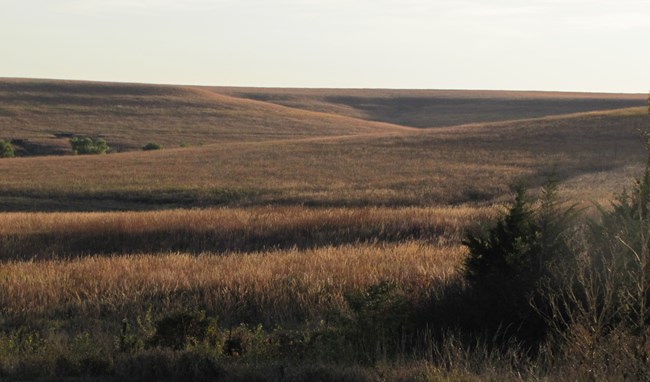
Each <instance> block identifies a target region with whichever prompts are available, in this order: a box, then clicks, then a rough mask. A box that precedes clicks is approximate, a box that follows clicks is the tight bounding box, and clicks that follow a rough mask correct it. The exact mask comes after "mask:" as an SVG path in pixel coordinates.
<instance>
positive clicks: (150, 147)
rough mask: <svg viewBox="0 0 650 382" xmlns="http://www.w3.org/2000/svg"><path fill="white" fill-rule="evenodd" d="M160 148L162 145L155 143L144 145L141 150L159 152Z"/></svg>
mask: <svg viewBox="0 0 650 382" xmlns="http://www.w3.org/2000/svg"><path fill="white" fill-rule="evenodd" d="M162 148H163V147H162V145H160V144H159V143H155V142H149V143H147V144H146V145H144V146H142V150H144V151H150V150H160V149H162Z"/></svg>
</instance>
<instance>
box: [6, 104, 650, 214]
mask: <svg viewBox="0 0 650 382" xmlns="http://www.w3.org/2000/svg"><path fill="white" fill-rule="evenodd" d="M637 129H650V119H649V118H647V115H646V110H645V109H644V108H636V109H628V110H624V111H615V112H597V113H584V114H575V115H571V116H566V117H548V118H541V119H531V120H526V121H516V122H500V123H492V124H478V125H466V126H459V127H455V128H447V129H433V130H424V131H419V130H418V131H415V132H409V133H402V134H395V133H391V134H383V135H381V134H374V135H371V136H367V135H366V136H364V135H360V136H352V137H347V138H346V137H333V138H310V139H305V138H302V139H293V140H284V141H282V140H274V141H266V142H230V143H221V144H216V145H205V146H202V147H193V148H185V149H173V150H172V149H169V150H162V151H158V152H132V153H122V154H112V155H104V156H77V157H75V156H62V157H36V158H15V159H9V160H1V161H0V171H1V172H2V173H3V174H4V176H3V182H2V185H1V186H0V195H1V196H2V198H1V199H0V200H2V202H1V203H2V205H1V206H0V208H2V209H5V210H6V209H63V210H66V209H151V208H160V207H187V206H209V205H224V204H225V205H266V204H296V205H303V204H307V205H318V206H344V205H387V206H400V205H431V204H449V203H451V204H460V203H468V202H472V203H492V202H493V201H495V200H498V199H499V198H500V197H503V196H504V195H507V194H508V193H509V186H510V185H511V184H512V183H513V182H515V181H516V179H519V178H524V179H527V180H528V182H529V183H530V184H531V185H533V186H535V185H539V184H541V183H542V182H543V181H544V180H545V179H546V177H547V176H548V175H549V174H551V173H557V174H558V175H559V176H560V177H561V179H562V180H564V181H566V182H569V183H567V184H570V185H571V186H570V187H571V189H570V190H568V191H570V192H574V193H576V192H577V193H580V192H588V195H587V196H588V197H591V198H599V197H604V198H607V197H609V196H610V195H611V193H612V192H613V191H615V190H618V189H620V185H621V184H627V183H628V180H629V177H630V176H632V175H635V172H634V169H638V166H639V164H641V163H642V162H643V147H642V144H641V142H640V139H639V136H638V131H637ZM71 170H73V171H71ZM570 182H573V183H570ZM567 187H569V186H567Z"/></svg>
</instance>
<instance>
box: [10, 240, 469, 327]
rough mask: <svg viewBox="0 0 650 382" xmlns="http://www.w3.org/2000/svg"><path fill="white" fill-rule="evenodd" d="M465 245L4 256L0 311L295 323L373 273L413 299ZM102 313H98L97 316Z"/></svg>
mask: <svg viewBox="0 0 650 382" xmlns="http://www.w3.org/2000/svg"><path fill="white" fill-rule="evenodd" d="M464 254H465V249H464V248H462V247H460V246H458V245H449V246H446V245H445V246H434V245H428V244H424V243H422V242H413V241H412V242H403V243H398V244H361V245H345V246H340V247H324V248H318V249H310V250H298V249H289V250H279V251H270V252H253V253H246V254H240V253H236V254H231V255H220V256H215V255H210V254H205V255H201V256H194V255H188V254H182V253H177V254H169V255H159V254H141V255H136V256H119V257H96V256H91V257H86V258H80V259H76V260H71V261H47V262H10V263H6V264H4V265H3V266H2V270H1V271H0V272H1V274H2V277H0V306H2V307H3V312H4V314H5V315H6V317H31V318H34V317H39V316H45V317H50V318H55V317H57V315H59V314H61V313H62V312H64V311H65V312H68V314H73V315H80V316H78V317H84V319H88V320H90V319H93V318H98V317H100V316H101V317H104V318H106V316H111V317H115V318H116V319H117V320H118V321H119V319H120V317H121V316H123V315H127V316H129V317H133V316H135V315H136V314H142V313H143V311H144V310H145V309H146V307H148V306H150V307H152V308H153V310H154V311H155V312H163V313H164V312H169V311H173V310H177V309H191V308H192V307H200V308H202V309H206V310H207V311H208V312H210V313H212V314H216V315H218V316H219V317H221V318H222V319H223V320H225V322H230V323H235V324H236V323H238V322H253V323H257V322H264V323H267V324H270V323H282V324H287V323H299V322H301V321H302V320H304V319H312V320H313V319H318V318H319V317H322V315H323V314H325V313H326V312H327V311H328V310H331V309H345V302H344V295H345V294H346V293H349V292H351V291H353V290H357V289H359V288H365V287H368V286H370V285H373V284H376V283H378V282H380V281H391V282H394V283H395V284H396V285H397V286H398V288H399V289H400V290H405V291H408V293H409V296H410V298H413V299H414V300H417V299H418V298H419V297H422V296H426V295H428V294H430V293H432V292H434V287H435V286H436V285H438V286H440V287H441V286H442V284H444V283H445V282H448V281H450V279H451V278H453V277H455V275H456V268H457V265H458V264H459V261H460V260H461V259H462V257H463V255H464ZM102 315H103V316H102Z"/></svg>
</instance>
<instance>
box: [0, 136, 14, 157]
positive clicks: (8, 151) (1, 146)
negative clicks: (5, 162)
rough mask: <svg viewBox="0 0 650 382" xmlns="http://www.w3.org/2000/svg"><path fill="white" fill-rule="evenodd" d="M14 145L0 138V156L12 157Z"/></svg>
mask: <svg viewBox="0 0 650 382" xmlns="http://www.w3.org/2000/svg"><path fill="white" fill-rule="evenodd" d="M14 155H15V153H14V146H13V145H12V144H11V142H9V141H5V140H1V139H0V158H13V157H14Z"/></svg>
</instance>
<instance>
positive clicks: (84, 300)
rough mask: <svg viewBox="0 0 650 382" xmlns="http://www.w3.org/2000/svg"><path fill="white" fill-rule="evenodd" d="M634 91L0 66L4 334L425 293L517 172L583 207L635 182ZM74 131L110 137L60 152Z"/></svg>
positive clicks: (639, 116)
mask: <svg viewBox="0 0 650 382" xmlns="http://www.w3.org/2000/svg"><path fill="white" fill-rule="evenodd" d="M644 102H645V96H644V95H617V94H581V93H542V92H487V91H424V90H421V91H417V90H413V91H408V90H399V91H398V90H337V89H258V88H222V87H183V86H163V85H139V84H110V83H84V82H63V81H47V80H19V79H4V80H0V139H14V140H17V141H15V142H16V146H17V153H18V155H19V157H16V158H3V159H0V174H2V175H1V178H0V211H2V212H0V314H2V317H3V320H4V321H1V322H4V324H5V327H4V328H0V331H7V332H10V331H11V330H14V329H16V328H17V327H20V325H24V324H25V323H27V325H28V326H29V325H31V328H36V329H38V330H41V329H43V328H44V327H47V328H50V327H51V326H52V325H54V324H52V325H50V324H47V322H50V323H52V322H56V324H55V325H54V326H55V327H60V328H64V329H63V331H64V332H66V333H78V332H80V331H87V330H95V331H97V332H98V333H100V334H97V335H98V336H105V337H107V338H109V339H110V336H111V335H113V334H114V333H113V334H111V333H112V332H111V331H110V330H116V329H115V328H117V327H119V323H120V320H121V319H123V318H128V319H134V317H136V316H138V317H139V316H142V315H144V314H147V311H149V312H153V314H154V315H155V316H156V317H158V318H159V317H163V316H164V314H165V313H167V312H170V311H175V310H179V309H183V308H188V309H189V308H191V309H199V310H204V311H207V312H208V313H209V314H213V315H215V316H218V317H219V319H220V320H221V321H222V322H224V323H227V324H229V325H236V324H238V323H239V322H246V323H249V324H252V325H255V324H257V323H263V324H264V325H265V326H273V325H289V326H291V325H293V326H299V325H300V324H301V323H304V322H305V320H308V321H318V320H320V319H322V318H323V317H324V316H325V315H326V314H327V312H329V311H331V310H345V309H346V299H345V296H346V295H348V294H349V293H352V292H354V291H358V290H363V289H366V288H368V287H370V286H372V285H376V284H377V283H379V282H382V281H389V282H391V283H393V284H394V285H396V286H397V289H398V290H399V291H400V292H401V293H404V294H405V295H407V296H408V297H409V299H410V300H412V301H414V302H415V301H420V302H421V301H425V300H426V299H427V298H430V296H431V295H432V294H435V293H442V292H441V291H442V286H444V285H448V284H450V283H461V278H460V276H459V275H460V273H459V269H460V265H461V263H462V260H463V258H464V256H465V254H466V249H465V248H464V247H463V246H462V245H461V239H462V237H463V233H464V232H465V230H467V229H476V228H477V227H479V226H480V225H481V224H482V222H485V221H486V220H487V219H489V218H491V217H494V216H495V215H496V214H497V213H499V211H501V210H502V206H503V205H504V203H507V202H509V201H510V200H511V194H512V192H511V190H512V186H513V185H514V184H515V183H517V182H518V181H522V180H523V181H524V182H525V183H527V184H528V185H529V187H530V188H531V191H532V192H533V193H536V192H537V191H538V187H539V186H541V185H542V184H544V182H546V180H547V179H548V178H549V177H551V176H555V177H557V178H558V179H559V180H560V191H561V195H562V197H563V198H564V199H566V200H567V201H568V202H569V203H577V204H580V205H582V206H590V205H593V202H597V203H603V204H605V205H606V204H607V203H608V201H610V200H611V198H612V195H613V194H614V193H618V192H620V191H622V189H623V188H624V187H626V186H629V185H630V184H631V180H632V179H633V178H634V177H636V176H638V175H639V174H640V171H641V169H642V168H643V164H644V163H643V159H644V150H643V145H642V141H641V139H640V136H639V130H650V117H649V116H648V115H647V114H648V111H647V109H646V108H645V107H643V105H644ZM70 134H74V135H88V136H93V137H103V138H104V139H106V140H107V141H108V144H109V146H111V147H113V149H114V150H113V152H111V153H109V154H107V155H71V150H70V147H69V144H68V139H69V136H70ZM150 141H151V142H157V143H161V144H163V145H164V146H165V148H164V149H163V150H159V151H147V152H144V151H141V150H140V147H141V146H142V145H143V144H145V143H147V142H150ZM181 144H187V145H189V147H182V148H181V147H179V146H180V145H181ZM57 325H58V326H57ZM98 328H99V329H98ZM107 328H109V329H107ZM43 330H44V329H43ZM101 333H103V334H101ZM57 335H59V336H63V335H65V334H57ZM103 343H104V345H105V344H107V343H108V344H109V345H106V346H110V340H105V341H104V342H103ZM0 345H1V344H0ZM104 345H103V346H104ZM0 347H1V346H0ZM0 350H1V349H0ZM0 353H1V352H0ZM0 358H1V357H0ZM0 366H1V362H0Z"/></svg>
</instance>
